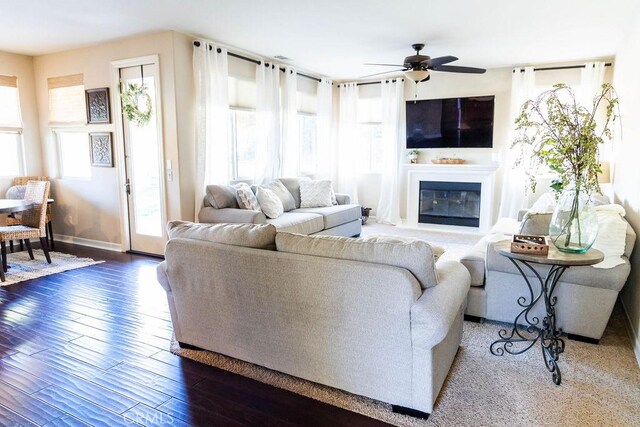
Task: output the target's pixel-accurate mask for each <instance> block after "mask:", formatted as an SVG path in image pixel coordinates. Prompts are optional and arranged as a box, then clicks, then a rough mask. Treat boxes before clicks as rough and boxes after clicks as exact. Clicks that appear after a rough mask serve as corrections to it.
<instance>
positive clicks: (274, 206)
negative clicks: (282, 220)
mask: <svg viewBox="0 0 640 427" xmlns="http://www.w3.org/2000/svg"><path fill="white" fill-rule="evenodd" d="M256 196H257V197H258V203H260V208H261V209H262V212H264V214H265V215H266V216H267V217H268V218H271V219H274V218H278V217H279V216H280V215H282V214H283V213H284V207H283V206H282V200H280V198H279V197H278V196H277V195H276V193H274V192H273V191H271V190H269V189H268V188H264V187H258V191H257V194H256Z"/></svg>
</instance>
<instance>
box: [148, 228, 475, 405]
mask: <svg viewBox="0 0 640 427" xmlns="http://www.w3.org/2000/svg"><path fill="white" fill-rule="evenodd" d="M169 237H170V240H169V242H168V243H167V247H166V253H165V258H166V260H165V261H164V262H162V263H161V264H160V265H159V267H158V270H157V273H158V281H159V282H160V284H161V285H162V287H163V288H164V289H165V291H166V292H167V298H168V301H169V308H170V312H171V318H172V321H173V328H174V331H175V336H176V339H177V340H178V341H179V342H180V343H181V345H183V346H195V347H198V348H201V349H207V350H211V351H214V352H217V353H221V354H224V355H227V356H231V357H234V358H237V359H241V360H244V361H247V362H250V363H254V364H257V365H260V366H264V367H267V368H269V369H273V370H276V371H280V372H284V373H286V374H289V375H293V376H296V377H299V378H303V379H306V380H309V381H313V382H317V383H320V384H324V385H328V386H330V387H335V388H339V389H342V390H346V391H348V392H350V393H355V394H358V395H363V396H367V397H370V398H373V399H376V400H380V401H383V402H388V403H391V404H393V405H396V406H394V410H396V411H398V412H404V413H407V412H411V411H419V413H421V414H419V413H415V412H411V413H413V414H414V415H420V416H423V417H424V416H425V415H427V414H429V413H431V411H432V410H433V405H434V402H435V400H436V398H437V396H438V393H439V392H440V389H441V387H442V385H443V383H444V381H445V378H446V377H447V374H448V372H449V369H450V367H451V364H452V362H453V359H454V357H455V355H456V352H457V350H458V347H459V345H460V340H461V336H462V320H463V313H464V310H465V305H466V298H467V291H468V290H469V281H470V277H469V273H468V271H467V270H466V269H465V268H464V267H463V266H462V264H460V263H459V262H457V261H443V260H442V261H439V262H437V263H436V262H435V260H434V251H433V250H432V248H431V247H430V246H429V245H428V244H427V243H426V242H421V241H410V242H396V241H390V240H389V238H387V237H378V238H365V239H351V238H345V237H335V236H303V235H297V234H291V233H283V232H277V231H276V228H275V227H273V226H271V225H268V224H267V225H254V224H215V225H213V224H192V223H182V222H174V223H170V224H169ZM392 240H393V239H392ZM408 409H409V410H411V411H409V410H408Z"/></svg>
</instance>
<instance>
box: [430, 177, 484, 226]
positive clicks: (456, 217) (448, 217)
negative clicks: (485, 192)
mask: <svg viewBox="0 0 640 427" xmlns="http://www.w3.org/2000/svg"><path fill="white" fill-rule="evenodd" d="M481 189H482V184H481V183H479V182H446V181H420V191H419V204H418V222H420V223H426V224H446V225H461V226H466V227H479V226H480V199H481V198H480V194H481Z"/></svg>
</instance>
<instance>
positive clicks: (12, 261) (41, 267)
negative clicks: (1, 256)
mask: <svg viewBox="0 0 640 427" xmlns="http://www.w3.org/2000/svg"><path fill="white" fill-rule="evenodd" d="M49 255H50V256H51V264H49V263H47V260H46V258H45V257H44V253H43V252H42V250H41V249H34V250H33V257H34V258H35V259H34V260H31V259H30V258H29V253H28V252H27V251H20V252H14V253H8V254H7V262H8V264H9V267H11V268H9V271H8V272H6V273H5V278H6V281H4V282H0V285H1V286H8V285H12V284H14V283H18V282H23V281H25V280H29V279H35V278H37V277H43V276H48V275H50V274H55V273H61V272H63V271H68V270H75V269H76V268H82V267H88V266H90V265H94V264H100V263H102V262H104V261H94V260H92V259H91V258H78V257H77V256H75V255H69V254H63V253H60V252H49Z"/></svg>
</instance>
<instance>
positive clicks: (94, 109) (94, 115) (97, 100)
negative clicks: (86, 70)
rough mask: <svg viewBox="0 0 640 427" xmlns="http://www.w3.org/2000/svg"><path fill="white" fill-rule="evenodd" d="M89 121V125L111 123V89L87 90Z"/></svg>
mask: <svg viewBox="0 0 640 427" xmlns="http://www.w3.org/2000/svg"><path fill="white" fill-rule="evenodd" d="M85 95H86V99H87V119H88V123H89V124H98V123H111V108H110V105H109V88H108V87H103V88H98V89H87V90H86V91H85Z"/></svg>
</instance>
